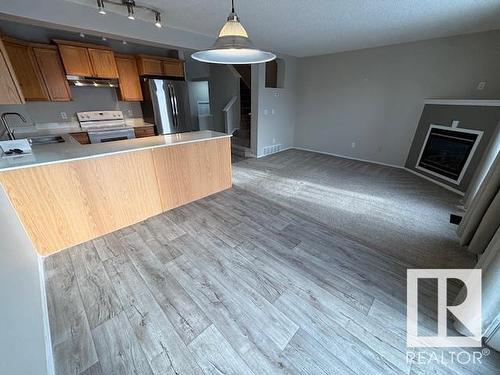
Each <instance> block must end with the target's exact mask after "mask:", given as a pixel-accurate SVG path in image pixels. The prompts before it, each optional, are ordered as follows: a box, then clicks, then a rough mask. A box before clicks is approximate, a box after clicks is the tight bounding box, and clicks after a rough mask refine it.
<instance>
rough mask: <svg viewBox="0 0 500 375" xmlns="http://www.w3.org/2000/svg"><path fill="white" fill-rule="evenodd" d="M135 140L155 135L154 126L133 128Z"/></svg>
mask: <svg viewBox="0 0 500 375" xmlns="http://www.w3.org/2000/svg"><path fill="white" fill-rule="evenodd" d="M134 133H135V137H136V138H146V137H153V136H154V135H155V128H154V126H140V127H136V128H134Z"/></svg>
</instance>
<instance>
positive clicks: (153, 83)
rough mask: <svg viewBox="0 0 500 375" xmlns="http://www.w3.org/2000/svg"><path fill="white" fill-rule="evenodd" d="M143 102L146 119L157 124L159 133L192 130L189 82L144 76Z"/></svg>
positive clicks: (143, 112)
mask: <svg viewBox="0 0 500 375" xmlns="http://www.w3.org/2000/svg"><path fill="white" fill-rule="evenodd" d="M142 93H143V96H144V100H143V101H142V103H141V106H142V115H143V117H144V121H146V122H149V123H152V124H155V126H156V131H157V133H158V134H172V133H182V132H188V131H191V130H192V129H191V114H190V108H189V95H188V88H187V83H186V82H184V81H174V80H167V79H157V78H142Z"/></svg>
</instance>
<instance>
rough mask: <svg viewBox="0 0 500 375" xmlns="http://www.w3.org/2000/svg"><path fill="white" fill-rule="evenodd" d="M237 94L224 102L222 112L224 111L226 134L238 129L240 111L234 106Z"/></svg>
mask: <svg viewBox="0 0 500 375" xmlns="http://www.w3.org/2000/svg"><path fill="white" fill-rule="evenodd" d="M237 101H238V97H237V96H233V97H232V98H231V100H230V101H229V102H228V103H227V104H226V106H225V107H224V109H223V110H222V112H223V113H224V129H225V132H226V134H233V133H234V132H235V131H236V130H238V129H239V126H240V124H239V122H240V121H239V120H240V113H239V111H238V110H237V108H236V102H237Z"/></svg>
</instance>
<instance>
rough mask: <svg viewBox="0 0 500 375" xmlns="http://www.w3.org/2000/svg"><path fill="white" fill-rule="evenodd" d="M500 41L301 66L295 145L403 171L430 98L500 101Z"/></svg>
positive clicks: (467, 38) (351, 55)
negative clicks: (483, 86)
mask: <svg viewBox="0 0 500 375" xmlns="http://www.w3.org/2000/svg"><path fill="white" fill-rule="evenodd" d="M499 41H500V31H492V32H486V33H478V34H469V35H464V36H458V37H452V38H443V39H435V40H429V41H423V42H416V43H407V44H401V45H394V46H388V47H380V48H372V49H366V50H359V51H353V52H345V53H338V54H333V55H325V56H316V57H310V58H303V59H300V60H299V69H298V70H299V73H298V77H299V78H298V95H299V97H298V105H297V112H296V113H297V126H296V136H295V145H296V146H298V147H303V148H307V149H313V150H317V151H322V152H329V153H333V154H339V155H344V156H348V157H354V158H360V159H366V160H371V161H377V162H382V163H388V164H393V165H398V166H403V165H404V163H405V160H406V157H407V155H408V151H409V148H410V145H411V142H412V139H413V136H414V133H415V130H416V128H417V124H418V120H419V117H420V114H421V112H422V108H423V100H424V99H425V98H459V99H486V98H488V99H494V98H499V97H500V74H499V73H498V72H499V70H498V69H499V68H498V67H499V64H500V42H499ZM480 81H487V86H486V89H485V90H483V91H478V90H476V86H477V84H478V83H479V82H480ZM353 142H354V143H355V148H352V143H353Z"/></svg>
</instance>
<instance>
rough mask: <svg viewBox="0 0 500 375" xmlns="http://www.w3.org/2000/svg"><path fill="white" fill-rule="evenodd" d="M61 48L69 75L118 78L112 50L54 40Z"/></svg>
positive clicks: (104, 47) (60, 51)
mask: <svg viewBox="0 0 500 375" xmlns="http://www.w3.org/2000/svg"><path fill="white" fill-rule="evenodd" d="M54 43H56V44H57V45H58V47H59V53H60V54H61V58H62V61H63V65H64V69H65V70H66V74H67V75H73V76H81V77H89V78H108V79H116V78H118V69H117V67H116V62H115V55H114V54H113V51H112V50H111V48H109V47H106V46H99V45H94V44H88V43H81V42H71V41H66V40H54Z"/></svg>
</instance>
